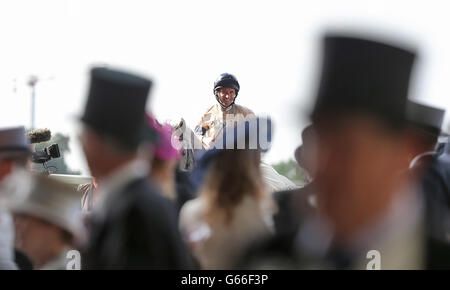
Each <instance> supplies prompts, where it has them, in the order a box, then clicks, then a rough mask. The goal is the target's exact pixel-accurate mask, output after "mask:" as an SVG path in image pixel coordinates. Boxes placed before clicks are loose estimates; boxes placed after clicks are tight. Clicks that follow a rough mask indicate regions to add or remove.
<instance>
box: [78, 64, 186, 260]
mask: <svg viewBox="0 0 450 290" xmlns="http://www.w3.org/2000/svg"><path fill="white" fill-rule="evenodd" d="M151 85H152V82H151V81H150V80H148V79H146V78H142V77H139V76H136V75H133V74H129V73H125V72H121V71H117V70H112V69H107V68H94V69H92V70H91V82H90V88H89V94H88V100H87V104H86V108H85V111H84V115H83V116H82V118H81V120H82V122H83V124H84V128H83V131H82V133H81V135H80V140H81V143H82V146H83V151H84V152H85V155H86V159H87V162H88V165H89V168H90V170H91V173H92V175H93V176H94V177H95V178H96V179H97V180H98V184H99V188H98V191H99V194H98V196H99V200H98V201H96V204H95V206H94V209H93V216H92V221H91V231H90V238H89V242H88V245H87V247H86V253H85V255H84V257H83V260H84V262H83V265H84V267H85V268H87V269H185V268H189V267H190V261H189V259H188V255H187V252H186V248H185V246H184V244H183V243H182V240H181V236H180V234H179V232H178V229H177V221H176V215H175V209H174V208H173V205H172V204H171V203H170V202H169V201H167V200H166V199H164V198H163V197H162V196H161V195H160V193H159V192H158V189H157V188H156V187H155V185H154V184H153V183H150V182H149V181H148V179H147V176H148V163H147V162H146V161H145V160H142V159H141V158H139V157H138V154H137V152H138V147H139V146H140V144H143V143H145V142H154V140H155V137H154V136H155V134H154V131H152V130H151V129H149V128H148V127H147V128H146V127H145V126H146V122H145V118H144V113H145V106H146V103H147V97H148V94H149V91H150V88H151Z"/></svg>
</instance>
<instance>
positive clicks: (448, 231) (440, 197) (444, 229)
mask: <svg viewBox="0 0 450 290" xmlns="http://www.w3.org/2000/svg"><path fill="white" fill-rule="evenodd" d="M444 114H445V110H443V109H439V108H435V107H431V106H428V105H425V104H420V103H417V102H413V101H410V102H409V103H408V109H407V116H408V120H409V121H410V123H411V125H410V130H411V131H412V134H413V135H414V136H415V138H416V139H417V144H418V150H417V153H416V156H415V157H414V159H413V160H412V161H411V163H410V165H409V167H410V169H411V174H415V175H417V176H418V177H419V178H421V176H422V175H423V178H422V191H423V193H424V196H425V200H426V202H427V208H429V210H428V211H427V215H428V216H427V219H428V220H429V221H430V223H429V225H428V228H429V230H430V232H432V233H433V235H434V236H435V237H437V238H439V239H441V240H447V241H448V242H450V162H449V158H448V156H447V157H446V155H447V154H448V152H445V150H446V149H445V148H446V147H445V146H444V148H443V150H442V151H440V152H438V140H439V138H445V137H448V135H447V134H446V133H445V132H443V131H442V130H441V127H442V122H443V119H444Z"/></svg>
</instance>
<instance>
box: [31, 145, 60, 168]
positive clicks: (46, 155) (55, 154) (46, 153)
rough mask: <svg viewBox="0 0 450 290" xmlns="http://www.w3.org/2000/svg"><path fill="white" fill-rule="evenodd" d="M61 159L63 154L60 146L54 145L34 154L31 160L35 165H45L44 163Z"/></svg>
mask: <svg viewBox="0 0 450 290" xmlns="http://www.w3.org/2000/svg"><path fill="white" fill-rule="evenodd" d="M59 157H61V154H60V152H59V146H58V144H52V145H50V146H48V147H46V148H44V150H42V151H36V152H33V155H32V157H31V160H32V161H33V162H34V163H41V164H43V163H45V162H47V161H49V160H50V159H53V158H59Z"/></svg>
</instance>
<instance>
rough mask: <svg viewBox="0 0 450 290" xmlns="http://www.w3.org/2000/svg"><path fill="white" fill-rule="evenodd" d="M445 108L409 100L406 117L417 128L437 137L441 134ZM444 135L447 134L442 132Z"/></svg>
mask: <svg viewBox="0 0 450 290" xmlns="http://www.w3.org/2000/svg"><path fill="white" fill-rule="evenodd" d="M444 115H445V110H443V109H439V108H435V107H431V106H428V105H425V104H420V103H417V102H414V101H411V100H408V103H407V107H406V118H407V120H408V121H409V122H410V123H411V124H412V125H413V126H414V127H416V128H418V129H420V130H422V131H424V132H426V133H428V134H431V135H433V136H435V137H438V136H439V135H441V126H442V121H443V120H444ZM442 135H444V136H445V135H447V134H445V133H443V132H442Z"/></svg>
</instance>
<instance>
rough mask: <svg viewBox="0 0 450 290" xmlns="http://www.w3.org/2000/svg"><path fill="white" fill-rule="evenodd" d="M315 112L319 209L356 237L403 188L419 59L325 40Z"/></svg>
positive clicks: (351, 41) (364, 43) (360, 43)
mask: <svg viewBox="0 0 450 290" xmlns="http://www.w3.org/2000/svg"><path fill="white" fill-rule="evenodd" d="M324 48H325V50H324V60H323V68H322V77H321V82H320V88H319V92H318V97H317V101H316V105H315V108H314V110H313V113H312V120H313V122H314V126H315V130H316V132H317V136H318V148H317V151H318V152H320V154H318V159H317V160H318V161H317V171H316V176H315V180H316V182H317V190H318V205H319V209H320V210H321V211H322V213H323V214H324V215H325V217H326V218H327V219H328V220H329V221H330V222H331V223H332V224H333V226H334V228H335V230H336V233H337V235H338V236H341V237H349V236H351V235H352V234H354V233H355V232H357V231H359V230H361V229H362V228H363V227H364V226H366V225H367V224H369V223H370V222H372V221H374V220H376V219H377V218H378V217H379V216H380V215H382V213H383V211H384V210H386V208H387V207H388V205H389V203H390V202H391V200H392V199H393V197H394V195H395V194H396V192H397V191H398V190H399V188H400V187H401V184H402V181H401V180H402V179H401V178H399V176H400V174H399V173H400V172H401V171H402V170H404V169H405V168H404V160H405V158H406V157H405V155H406V154H409V150H411V145H410V142H409V139H408V138H406V137H407V135H406V133H405V130H404V128H405V120H404V114H405V107H406V99H407V94H408V87H409V78H410V73H411V69H412V65H413V61H414V54H413V53H411V52H409V51H406V50H404V49H400V48H397V47H393V46H390V45H386V44H383V43H379V42H374V41H369V40H363V39H358V38H351V37H339V36H330V37H326V38H325V47H324Z"/></svg>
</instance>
